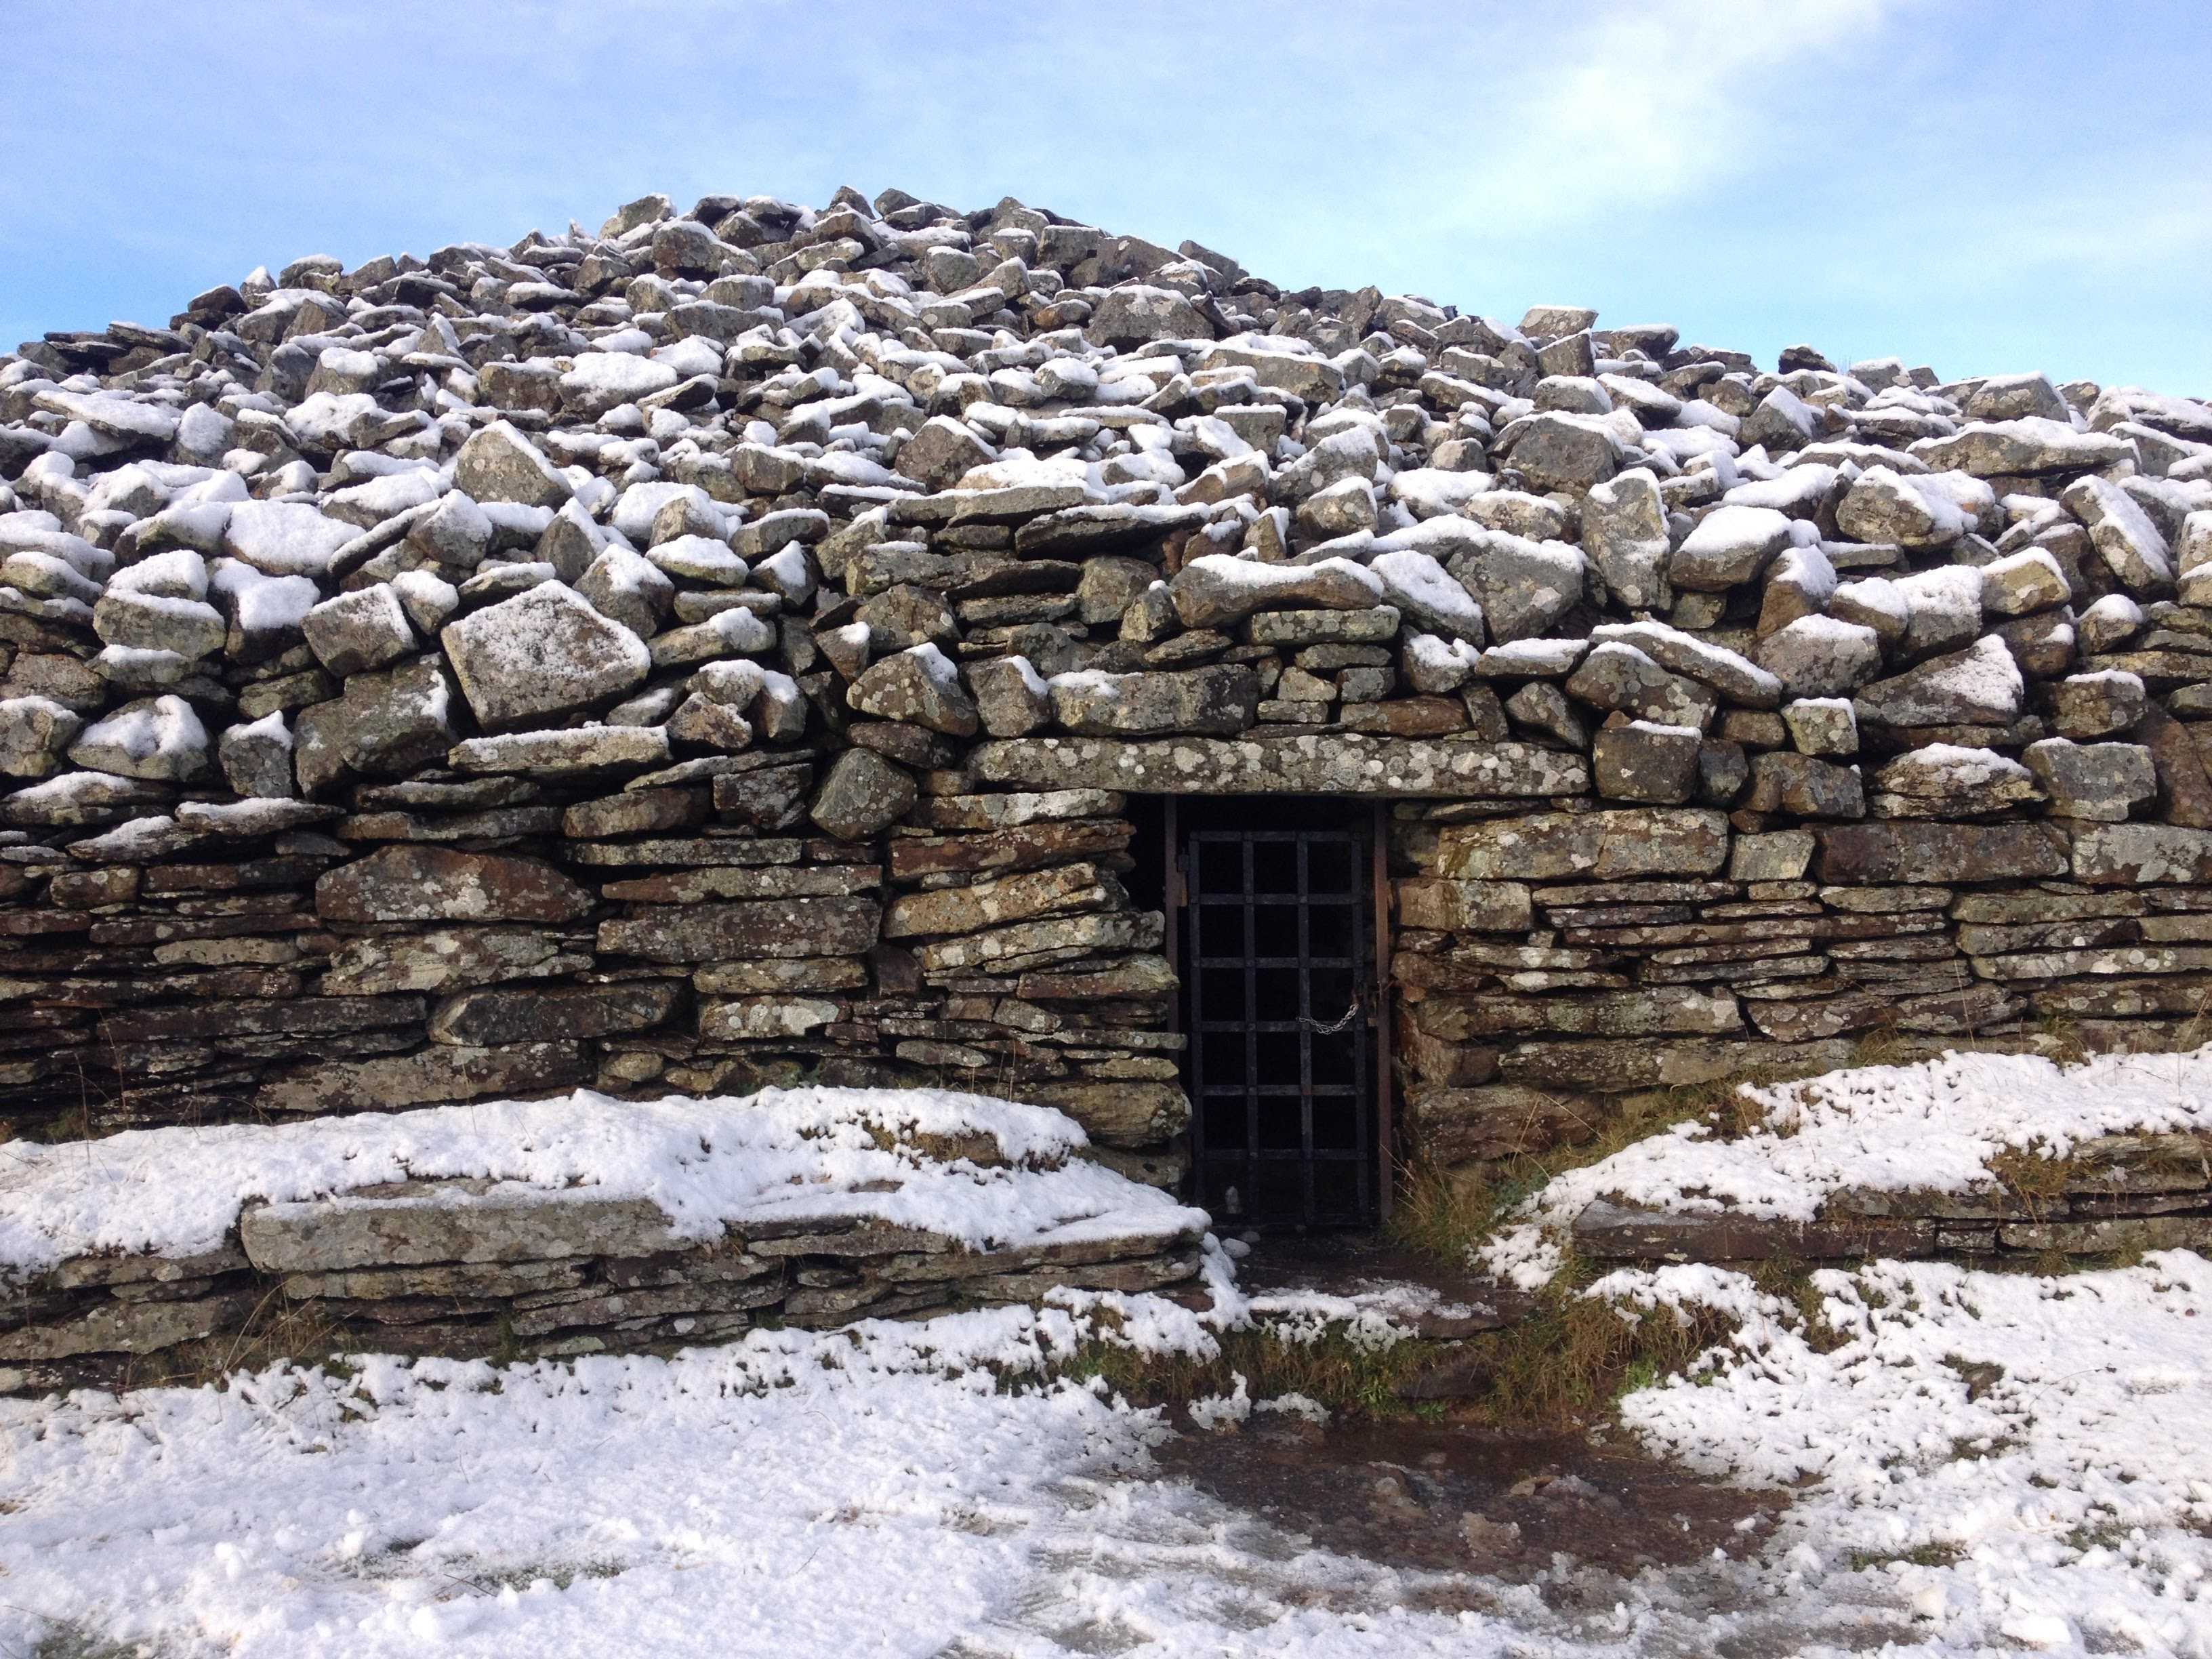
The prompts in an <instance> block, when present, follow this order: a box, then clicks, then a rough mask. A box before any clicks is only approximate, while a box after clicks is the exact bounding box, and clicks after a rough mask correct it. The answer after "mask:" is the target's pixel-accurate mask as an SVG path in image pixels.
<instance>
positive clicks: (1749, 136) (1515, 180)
mask: <svg viewBox="0 0 2212 1659" xmlns="http://www.w3.org/2000/svg"><path fill="white" fill-rule="evenodd" d="M1899 9H1901V5H1900V0H1784V3H1776V0H1663V3H1658V4H1634V5H1620V6H1613V7H1608V8H1606V9H1603V10H1602V11H1601V13H1600V14H1599V15H1596V16H1595V17H1594V18H1593V19H1592V20H1591V21H1589V23H1587V24H1586V25H1585V26H1584V27H1583V28H1581V29H1580V30H1578V31H1577V32H1575V33H1572V34H1570V35H1569V36H1567V37H1566V38H1565V39H1562V40H1558V41H1556V42H1554V43H1550V44H1549V46H1548V48H1547V50H1544V51H1542V52H1540V53H1537V54H1532V55H1531V56H1530V57H1528V58H1523V59H1522V60H1521V61H1520V62H1519V63H1517V64H1514V65H1512V66H1511V67H1512V69H1513V70H1516V71H1517V72H1518V74H1517V77H1516V78H1518V80H1519V82H1520V84H1519V86H1518V88H1516V90H1514V91H1513V92H1512V93H1511V94H1510V96H1509V98H1508V100H1506V101H1505V102H1504V105H1503V106H1499V107H1497V108H1496V109H1495V110H1494V112H1492V115H1491V116H1490V118H1489V119H1488V120H1487V121H1486V137H1492V138H1494V139H1496V140H1498V143H1496V144H1495V146H1494V148H1492V149H1489V151H1488V153H1487V154H1486V155H1484V156H1483V157H1482V159H1481V161H1480V163H1479V164H1478V165H1477V167H1475V168H1474V172H1473V173H1472V174H1471V175H1470V176H1468V179H1466V182H1465V185H1464V190H1465V196H1464V198H1463V199H1465V200H1466V201H1467V203H1468V205H1469V206H1470V207H1479V208H1480V210H1481V212H1482V213H1483V214H1484V215H1485V216H1491V215H1499V216H1506V217H1508V218H1509V219H1510V222H1511V224H1512V226H1513V228H1515V230H1516V231H1517V232H1519V233H1521V234H1528V232H1531V231H1541V230H1544V229H1547V228H1557V227H1559V226H1562V225H1567V224H1576V223H1582V222H1588V221H1589V220H1591V219H1593V218H1595V217H1597V216H1601V215H1602V214H1605V213H1607V212H1610V211H1613V210H1619V209H1620V208H1623V207H1634V208H1635V209H1637V210H1640V211H1650V210H1656V209H1660V208H1664V207H1667V206H1669V205H1671V204H1676V203H1679V202H1680V201H1682V200H1685V199H1686V198H1688V197H1692V196H1695V195H1697V194H1699V193H1700V192H1704V191H1710V190H1711V189H1712V188H1714V187H1715V186H1717V185H1721V184H1723V183H1725V182H1726V181H1727V180H1728V179H1731V178H1734V177H1736V176H1739V175H1740V174H1741V173H1745V172H1747V171H1750V170H1753V169H1756V168H1758V167H1763V166H1765V165H1768V164H1770V163H1771V162H1772V161H1774V160H1776V159H1777V157H1778V155H1780V154H1782V153H1785V152H1787V151H1790V150H1793V149H1798V148H1800V147H1809V146H1810V145H1811V144H1813V143H1817V142H1819V139H1820V131H1821V128H1822V127H1823V125H1826V124H1828V123H1829V122H1830V121H1831V120H1832V117H1830V116H1828V115H1826V113H1824V101H1823V100H1820V99H1818V98H1817V97H1808V96H1807V95H1805V90H1804V88H1805V85H1806V83H1807V82H1808V81H1816V80H1818V79H1820V78H1822V77H1821V76H1820V70H1821V69H1822V68H1823V67H1824V65H1827V64H1832V63H1833V60H1834V59H1835V58H1838V56H1839V55H1842V54H1844V53H1845V52H1848V51H1857V50H1858V49H1861V48H1863V47H1864V46H1868V45H1869V44H1870V43H1871V42H1872V40H1873V38H1874V37H1875V35H1876V34H1877V33H1880V31H1881V28H1882V27H1883V26H1884V25H1885V24H1886V23H1887V21H1889V19H1890V17H1891V16H1892V15H1893V14H1895V13H1896V12H1897V11H1899ZM1511 84H1512V82H1510V81H1509V82H1508V85H1509V86H1510V85H1511Z"/></svg>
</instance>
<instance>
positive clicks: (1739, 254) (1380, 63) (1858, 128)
mask: <svg viewBox="0 0 2212 1659" xmlns="http://www.w3.org/2000/svg"><path fill="white" fill-rule="evenodd" d="M2208 83H2212V0H2090V3H2081V0H2074V3H2057V0H1637V3H1615V0H1578V3H1576V0H1551V3H1544V4H1536V5H1531V4H1528V3H1525V0H1523V3H1514V4H1491V3H1487V0H1428V3H1423V4H1397V3H1388V0H1378V3H1368V4H1361V3H1350V0H1344V3H1335V4H1326V5H1317V6H1311V7H1300V6H1297V5H1294V4H1291V3H1287V0H1277V3H1273V4H1264V5H1259V4H1249V5H1248V4H1245V3H1242V0H1184V3H1179V4H1155V3H1151V0H1115V3H1112V4H1106V5H1102V4H1097V3H1071V0H1026V3H1023V4H1018V5H1006V6H1000V5H994V4H982V3H973V4H961V5H927V4H921V3H908V4H893V3H845V0H788V3H787V0H542V3H533V0H506V3H495V0H436V3H423V0H162V3H159V4H146V3H110V0H0V343H4V344H8V345H12V344H13V343H15V341H16V340H19V339H23V338H27V337H32V336H33V335H34V334H36V333H37V332H39V331H42V330H45V329H48V328H65V327H98V326H100V325H103V324H105V323H106V322H107V321H109V320H110V319H117V318H125V319H135V320H141V321H148V322H157V321H162V320H166V319H167V316H168V315H169V314H170V313H172V312H173V311H175V310H177V309H179V308H180V307H181V306H182V303H183V301H185V299H186V298H188V297H189V296H190V295H192V294H194V293H196V292H197V291H198V290H200V289H204V288H206V287H209V286H211V285H213V284H215V283H220V282H235V281H236V280H237V279H238V278H239V277H240V276H243V275H245V273H246V271H247V270H251V269H252V267H253V266H255V265H256V264H262V263H267V264H270V266H271V267H272V268H273V267H274V266H276V265H278V264H282V263H283V262H284V261H285V260H288V259H290V258H295V257H296V256H298V255H300V254H302V253H307V252H328V253H334V254H337V256H339V257H340V258H343V259H344V260H346V261H347V263H349V264H352V263H355V262H356V261H358V260H361V259H363V258H369V257H371V256H373V255H375V254H378V253H384V252H394V251H397V250H398V249H401V248H406V249H410V250H412V251H414V252H418V253H421V252H428V250H430V249H431V248H433V247H435V246H438V245H440V244H441V243H443V242H447V241H453V240H495V241H509V240H513V239H514V238H515V237H517V236H519V235H520V234H522V233H524V232H525V231H526V230H528V229H530V228H532V227H533V226H538V227H543V228H548V229H552V228H559V227H561V226H562V225H564V224H565V223H566V222H568V219H569V218H570V217H572V216H573V217H574V218H577V219H580V220H581V221H583V222H585V223H586V224H587V225H592V226H596V225H597V223H598V222H599V220H600V219H601V218H602V217H604V216H605V214H606V213H607V212H608V211H609V210H611V208H612V207H613V206H614V205H615V204H617V203H618V202H620V201H623V200H625V199H627V198H629V197H634V196H637V195H640V194H642V193H644V192H645V191H649V190H665V191H668V192H669V193H670V194H671V195H672V196H674V197H677V198H678V202H679V203H680V204H683V205H685V206H688V205H689V204H690V202H691V201H692V200H694V199H696V197H698V196H699V195H702V194H704V193H706V192H708V191H737V192H740V193H745V194H750V193H755V192H764V193H768V194H773V195H779V196H783V197H789V198H792V199H794V200H799V201H804V202H810V203H816V204H818V203H820V202H822V201H823V200H825V199H826V198H827V197H828V196H829V192H830V191H832V190H834V189H835V188H836V186H837V185H840V184H846V183H849V184H852V185H855V186H857V187H858V188H859V189H860V190H861V191H864V192H866V193H867V194H869V195H873V194H874V193H875V192H876V191H878V190H879V189H881V188H882V187H883V186H884V185H898V186H900V187H901V188H902V189H905V190H908V191H913V192H915V193H916V194H918V195H923V196H928V197H933V198H936V199H939V200H944V201H948V202H951V203H952V204H956V205H957V206H960V207H963V208H969V207H979V206H983V205H987V204H990V203H992V202H994V201H996V200H997V199H998V198H999V197H1001V196H1004V195H1007V194H1012V195H1015V196H1018V197H1021V198H1022V199H1023V200H1024V201H1027V202H1030V203H1032V204H1036V205H1038V206H1042V207H1048V208H1050V209H1052V210H1054V211H1056V212H1060V213H1064V214H1067V215H1069V216H1073V217H1077V218H1081V219H1085V220H1087V221H1089V222H1093V223H1096V224H1100V225H1103V226H1105V227H1107V228H1109V229H1113V230H1116V231H1126V232H1134V233H1138V234H1145V235H1148V236H1152V237H1154V238H1157V239H1158V240H1164V241H1167V242H1170V243H1173V242H1175V241H1176V240H1181V239H1182V238H1183V237H1186V236H1194V237H1196V238H1197V239H1198V240H1200V241H1202V242H1205V243H1206V244H1208V245H1209V246H1213V247H1217V248H1219V249H1221V250H1223V251H1224V252H1229V253H1231V254H1233V255H1235V256H1236V257H1237V258H1240V259H1242V260H1243V262H1244V263H1245V264H1247V265H1248V266H1249V267H1250V268H1251V269H1253V270H1255V271H1257V272H1259V273H1260V274H1261V275H1264V276H1269V277H1271V278H1273V280H1275V281H1277V282H1279V283H1284V284H1285V286H1291V287H1297V286H1302V285H1304V284H1306V283H1324V284H1344V285H1357V284H1358V283H1364V282H1370V281H1371V282H1375V283H1378V284H1380V285H1381V286H1382V287H1383V288H1384V289H1387V290H1394V291H1403V292H1413V293H1419V294H1425V295H1428V296H1429V297H1431V299H1435V300H1437V301H1449V302H1451V303H1455V304H1457V305H1459V306H1461V307H1463V308H1465V309H1468V310H1474V311H1479V312H1483V313H1491V314H1497V315H1503V316H1506V317H1508V318H1517V317H1518V316H1519V314H1520V313H1521V312H1522V309H1523V308H1524V307H1526V306H1528V304H1529V303H1530V302H1532V301H1560V302H1571V303H1580V304H1587V305H1594V306H1596V307H1599V309H1600V311H1601V315H1602V317H1603V318H1604V319H1609V320H1611V321H1613V322H1615V323H1630V322H1670V323H1674V324H1675V325H1678V326H1680V328H1681V330H1682V331H1683V334H1684V337H1686V338H1688V339H1697V340H1703V341H1706V342H1709V343H1714V344H1723V345H1730V346H1735V347H1739V348H1741V349H1747V350H1751V351H1753V352H1755V353H1756V354H1757V355H1758V356H1759V357H1760V358H1761V359H1762V360H1763V361H1766V362H1771V360H1772V357H1773V356H1774V353H1775V352H1776V351H1777V350H1778V349H1779V348H1780V347H1782V346H1784V345H1786V344H1790V343H1794V342H1796V341H1801V340H1802V341H1809V342H1810V343H1814V344H1815V345H1817V346H1819V347H1820V348H1821V349H1823V350H1826V351H1827V352H1828V353H1829V354H1830V355H1831V356H1836V357H1838V358H1839V359H1849V358H1856V357H1863V356H1878V355H1887V354H1889V353H1892V352H1894V353H1896V354H1898V355H1900V356H1904V357H1905V358H1906V359H1907V360H1908V361H1909V362H1929V363H1932V364H1934V365H1935V367H1936V369H1937V370H1938V371H1939V372H1940V373H1942V374H1945V375H1954V374H1969V373H1975V372H1983V373H1992V372H2002V371H2008V370H2013V369H2018V368H2045V369H2048V370H2049V371H2051V373H2052V374H2054V375H2056V376H2058V377H2060V378H2071V377H2074V376H2077V375H2080V376H2087V377H2089V378H2092V379H2096V380H2102V381H2104V382H2106V383H2107V384H2124V383H2138V384H2142V385H2147V386H2154V387H2157V388H2160V389H2162V390H2166V391H2173V392H2197V393H2204V392H2212V100H2208V99H2207V98H2206V97H2205V96H2204V92H2203V88H2205V87H2206V85H2207V84H2208Z"/></svg>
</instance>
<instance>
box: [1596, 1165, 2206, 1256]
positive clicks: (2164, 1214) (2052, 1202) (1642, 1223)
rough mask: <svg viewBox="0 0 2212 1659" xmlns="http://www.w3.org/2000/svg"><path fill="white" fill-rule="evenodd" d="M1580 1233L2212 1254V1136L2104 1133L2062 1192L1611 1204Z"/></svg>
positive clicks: (2073, 1168)
mask: <svg viewBox="0 0 2212 1659" xmlns="http://www.w3.org/2000/svg"><path fill="white" fill-rule="evenodd" d="M1574 1240H1575V1248H1576V1249H1578V1250H1580V1251H1582V1252H1583V1253H1584V1254H1587V1255H1593V1256H1596V1257H1599V1258H1601V1259H1602V1260H1607V1261H1775V1260H1795V1261H1821V1260H1833V1259H1837V1258H1848V1257H1864V1256H1883V1257H1889V1258H1896V1257H1900V1256H1905V1257H1912V1256H1936V1255H1941V1256H1952V1257H1958V1258H1963V1259H1966V1260H1969V1261H1972V1260H1976V1259H1987V1258H1990V1257H1997V1258H2002V1257H2006V1256H2011V1257H2015V1258H2020V1257H2035V1256H2042V1255H2076V1256H2110V1255H2119V1254H2127V1253H2131V1252H2135V1251H2139V1250H2203V1249H2206V1248H2208V1247H2212V1136H2208V1135H2203V1134H2188V1133H2172V1134H2133V1135H2099V1136H2093V1137H2092V1138H2090V1139H2087V1140H2084V1141H2082V1142H2081V1143H2080V1144H2079V1145H2078V1146H2075V1147H2074V1148H2073V1149H2072V1151H2071V1152H2070V1153H2069V1157H2068V1159H2067V1163H2066V1166H2065V1169H2064V1170H2063V1174H2062V1176H2061V1178H2060V1180H2059V1182H2057V1190H2055V1191H2051V1192H2047V1193H2027V1192H2022V1191H2018V1190H2015V1189H2013V1188H2006V1187H2002V1186H1999V1185H1997V1184H1996V1183H1994V1182H1993V1183H1990V1185H1987V1186H1985V1187H1983V1188H1978V1189H1976V1190H1973V1191H1970V1192H1957V1193H1940V1192H1911V1191H1905V1192H1880V1191H1874V1190H1869V1189H1866V1188H1848V1189H1846V1190H1844V1191H1843V1192H1840V1193H1838V1194H1835V1195H1834V1196H1833V1197H1832V1198H1830V1199H1829V1200H1826V1202H1825V1203H1823V1204H1822V1205H1821V1206H1820V1214H1819V1215H1817V1216H1816V1217H1814V1219H1812V1220H1811V1221H1802V1222H1796V1221H1777V1220H1772V1219H1769V1218H1760V1217H1753V1216H1744V1215H1729V1214H1726V1213H1722V1212H1709V1213H1705V1214H1696V1215H1692V1214H1686V1213H1683V1212H1677V1211H1668V1210H1654V1209H1645V1208H1643V1207H1640V1206H1632V1205H1626V1204H1614V1203H1608V1202H1603V1201H1601V1202H1598V1203H1595V1204H1592V1205H1590V1206H1588V1207H1587V1208H1586V1209H1584V1210H1583V1212H1582V1213H1581V1214H1580V1215H1578V1216H1577V1217H1576V1218H1575V1224H1574Z"/></svg>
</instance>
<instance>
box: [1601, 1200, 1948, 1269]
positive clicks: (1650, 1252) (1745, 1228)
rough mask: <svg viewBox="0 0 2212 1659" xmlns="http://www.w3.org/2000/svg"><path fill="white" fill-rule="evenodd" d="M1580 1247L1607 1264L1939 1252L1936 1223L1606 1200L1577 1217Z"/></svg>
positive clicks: (1766, 1259) (1902, 1254) (1904, 1254)
mask: <svg viewBox="0 0 2212 1659" xmlns="http://www.w3.org/2000/svg"><path fill="white" fill-rule="evenodd" d="M1575 1248H1576V1249H1578V1250H1581V1251H1583V1253H1584V1254H1586V1255H1594V1256H1597V1257H1599V1258H1600V1259H1601V1260H1604V1261H1773V1260H1776V1259H1778V1258H1785V1257H1803V1258H1808V1259H1814V1260H1818V1259H1822V1258H1831V1257H1855V1256H1875V1255H1879V1256H1913V1255H1929V1253H1930V1252H1932V1251H1933V1250H1934V1249H1935V1248H1936V1224H1935V1223H1934V1222H1932V1221H1914V1220H1903V1219H1897V1218H1878V1217H1873V1216H1853V1217H1850V1218H1848V1219H1843V1220H1836V1221H1776V1220H1771V1219H1768V1218H1762V1217H1757V1216H1735V1215H1676V1214H1673V1213H1671V1212H1668V1211H1664V1210H1646V1209H1639V1208H1635V1207H1632V1206H1628V1205H1625V1204H1609V1203H1607V1202H1605V1201H1603V1200H1600V1201H1599V1202H1597V1203H1595V1204H1593V1205H1591V1206H1589V1208H1588V1209H1586V1210H1584V1211H1583V1212H1582V1213H1581V1214H1580V1215H1579V1216H1577V1217H1576V1218H1575Z"/></svg>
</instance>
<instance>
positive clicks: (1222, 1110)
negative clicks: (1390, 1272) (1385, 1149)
mask: <svg viewBox="0 0 2212 1659" xmlns="http://www.w3.org/2000/svg"><path fill="white" fill-rule="evenodd" d="M1368 864H1369V859H1368V856H1367V848H1366V843H1365V840H1364V836H1362V835H1361V834H1360V833H1359V832H1358V830H1356V829H1348V828H1328V829H1225V830H1223V829H1193V830H1191V831H1190V832H1189V834H1188V838H1187V839H1186V841H1185V842H1184V847H1183V856H1182V877H1183V889H1184V901H1185V904H1186V906H1187V908H1186V911H1185V917H1186V921H1187V924H1188V926H1187V928H1186V930H1185V934H1186V949H1187V954H1186V957H1185V962H1184V967H1185V981H1184V982H1185V984H1186V985H1187V986H1188V997H1189V1010H1190V1049H1189V1054H1190V1072H1191V1100H1192V1104H1193V1106H1194V1109H1195V1111H1196V1114H1197V1118H1198V1123H1197V1133H1196V1134H1195V1136H1194V1141H1195V1144H1196V1163H1197V1171H1198V1188H1199V1201H1200V1203H1202V1204H1204V1205H1205V1206H1206V1208H1207V1209H1209V1210H1210V1211H1212V1213H1213V1214H1214V1215H1215V1216H1216V1217H1217V1218H1219V1219H1220V1220H1221V1221H1223V1222H1224V1223H1242V1224H1244V1225H1260V1226H1302V1227H1328V1226H1359V1225H1367V1224H1369V1223H1370V1222H1372V1220H1373V1219H1374V1217H1375V1145H1374V1139H1375V1133H1374V1122H1373V1105H1372V1091H1371V1090H1370V1075H1371V1072H1372V1067H1373V1054H1372V1048H1371V1041H1372V1025H1371V1021H1370V1017H1369V1011H1370V995H1369V988H1370V969H1369V964H1370V962H1371V960H1372V954H1371V950H1370V933H1371V923H1370V908H1369V904H1370V900H1369V893H1368V881H1369V872H1368Z"/></svg>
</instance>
